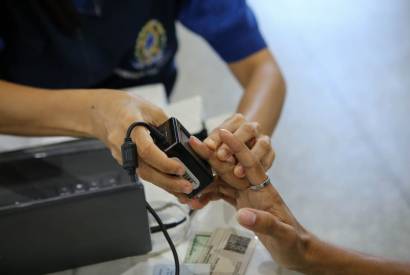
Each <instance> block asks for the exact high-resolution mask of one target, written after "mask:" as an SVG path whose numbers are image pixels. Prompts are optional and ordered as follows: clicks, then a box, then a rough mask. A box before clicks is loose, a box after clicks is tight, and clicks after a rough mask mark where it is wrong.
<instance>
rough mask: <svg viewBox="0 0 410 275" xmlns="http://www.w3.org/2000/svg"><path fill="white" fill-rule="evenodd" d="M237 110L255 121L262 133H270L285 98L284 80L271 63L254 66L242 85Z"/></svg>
mask: <svg viewBox="0 0 410 275" xmlns="http://www.w3.org/2000/svg"><path fill="white" fill-rule="evenodd" d="M244 88H245V92H244V95H243V96H242V98H241V101H240V103H239V106H238V109H237V111H238V112H240V113H242V114H244V115H245V117H246V118H247V119H248V120H250V121H257V122H259V124H260V125H261V130H262V132H263V133H264V134H267V135H272V133H273V130H274V129H275V127H276V125H277V123H278V120H279V117H280V114H281V111H282V106H283V103H284V100H285V81H284V80H283V78H282V75H281V74H280V72H279V71H278V70H277V69H276V68H275V67H274V66H272V65H271V64H265V65H261V66H260V67H258V68H256V69H255V70H254V72H253V74H252V76H251V78H250V79H249V81H248V83H247V85H246V86H245V87H244Z"/></svg>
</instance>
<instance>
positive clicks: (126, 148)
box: [121, 137, 138, 176]
mask: <svg viewBox="0 0 410 275" xmlns="http://www.w3.org/2000/svg"><path fill="white" fill-rule="evenodd" d="M121 153H122V168H124V170H126V171H127V172H128V174H129V175H130V176H131V175H133V174H135V169H137V168H138V157H137V145H136V144H135V143H134V142H133V141H132V139H131V138H130V137H126V138H125V139H124V143H123V144H122V145H121Z"/></svg>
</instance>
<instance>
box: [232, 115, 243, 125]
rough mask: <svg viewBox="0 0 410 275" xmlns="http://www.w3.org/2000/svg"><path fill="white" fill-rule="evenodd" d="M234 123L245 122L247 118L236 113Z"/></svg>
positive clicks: (233, 118)
mask: <svg viewBox="0 0 410 275" xmlns="http://www.w3.org/2000/svg"><path fill="white" fill-rule="evenodd" d="M232 121H234V122H237V123H240V122H243V121H245V116H244V115H243V114H241V113H236V114H234V115H233V117H232Z"/></svg>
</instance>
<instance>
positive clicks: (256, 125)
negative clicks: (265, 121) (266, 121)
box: [252, 121, 261, 133]
mask: <svg viewBox="0 0 410 275" xmlns="http://www.w3.org/2000/svg"><path fill="white" fill-rule="evenodd" d="M252 125H253V127H254V129H255V132H256V133H259V132H260V131H261V124H260V123H259V122H257V121H254V122H252Z"/></svg>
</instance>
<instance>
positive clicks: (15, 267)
mask: <svg viewBox="0 0 410 275" xmlns="http://www.w3.org/2000/svg"><path fill="white" fill-rule="evenodd" d="M0 183H1V185H0V236H3V237H2V240H1V242H0V274H9V275H11V274H43V273H49V272H55V271H60V270H64V269H69V268H74V267H79V266H83V265H89V264H93V263H98V262H103V261H108V260H113V259H118V258H123V257H128V256H134V255H139V254H145V253H147V252H149V251H150V250H151V238H150V232H149V225H148V217H147V211H146V207H145V195H144V189H143V186H142V185H141V184H139V185H136V184H131V183H130V181H129V176H128V175H127V174H126V173H125V171H124V170H123V169H122V168H121V167H120V166H119V165H118V164H117V163H116V162H115V161H114V160H113V158H112V157H111V154H110V152H109V151H108V150H107V149H105V147H104V145H103V144H101V143H100V142H98V141H95V140H79V141H74V142H68V143H64V144H59V145H51V146H45V147H39V148H35V149H28V150H22V151H15V152H11V153H4V154H0Z"/></svg>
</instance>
